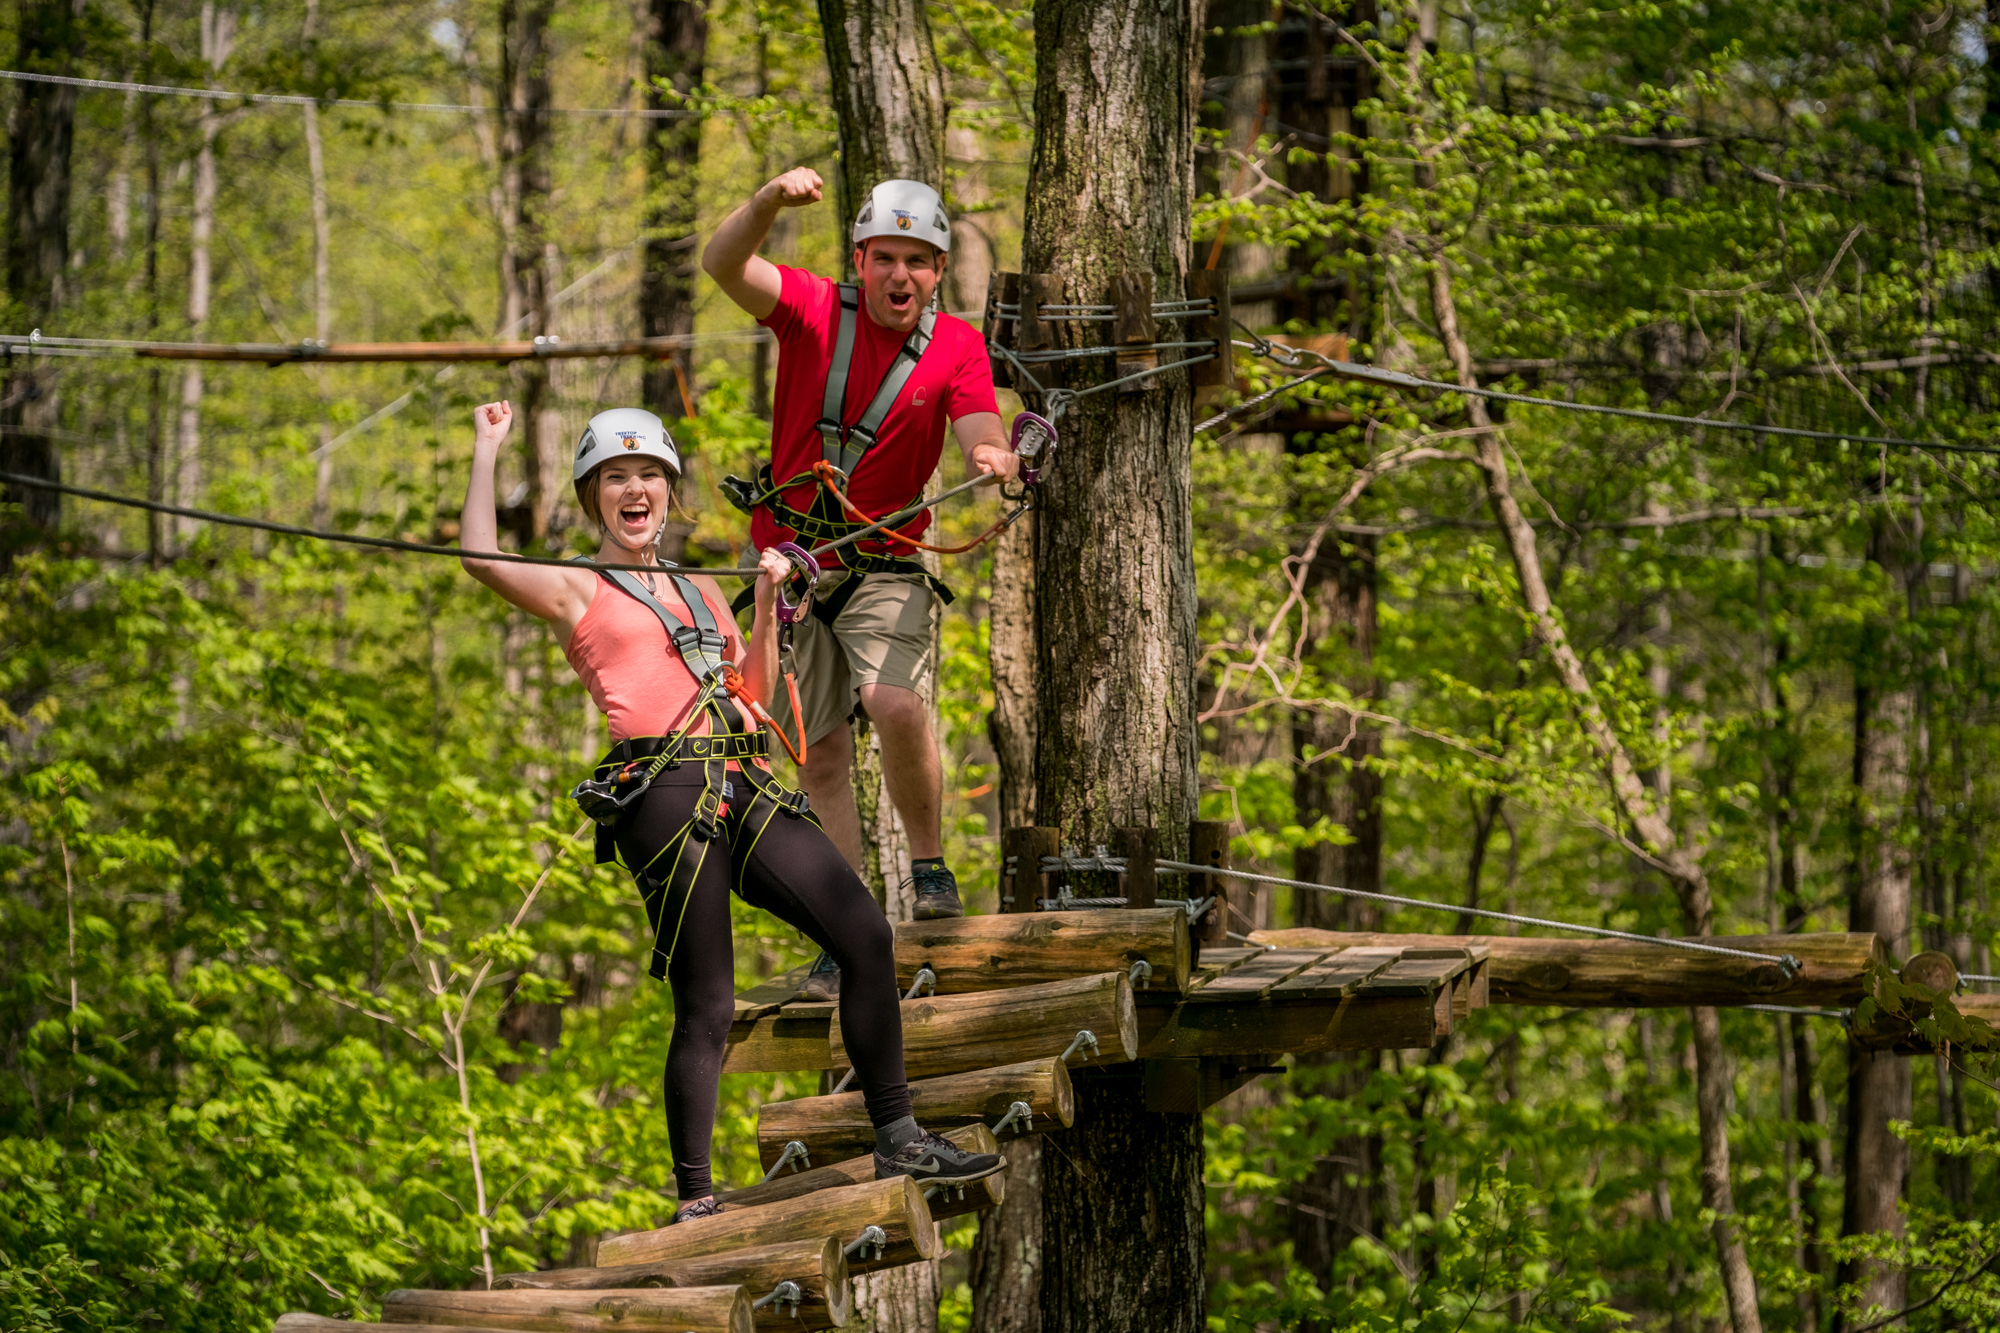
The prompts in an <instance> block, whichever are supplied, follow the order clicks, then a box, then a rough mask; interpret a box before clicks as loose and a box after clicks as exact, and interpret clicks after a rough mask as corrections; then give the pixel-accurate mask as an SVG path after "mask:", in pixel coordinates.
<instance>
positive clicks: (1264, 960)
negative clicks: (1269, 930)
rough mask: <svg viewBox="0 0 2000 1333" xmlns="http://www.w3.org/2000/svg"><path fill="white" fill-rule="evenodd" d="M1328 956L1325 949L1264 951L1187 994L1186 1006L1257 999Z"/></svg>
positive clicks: (1205, 979) (1206, 979)
mask: <svg viewBox="0 0 2000 1333" xmlns="http://www.w3.org/2000/svg"><path fill="white" fill-rule="evenodd" d="M1326 956H1327V951H1326V950H1325V949H1266V950H1263V951H1261V952H1258V953H1254V954H1252V955H1251V956H1250V957H1248V958H1246V959H1244V960H1243V961H1242V962H1240V963H1238V964H1237V965H1236V966H1235V967H1232V968H1230V969H1229V970H1228V971H1227V972H1223V973H1221V974H1219V975H1217V976H1214V977H1207V978H1204V979H1203V981H1202V983H1201V984H1200V985H1199V986H1196V987H1195V988H1194V990H1193V992H1192V993H1190V994H1189V995H1188V1003H1189V1004H1229V1003H1232V1002H1235V1003H1240V1002H1242V1001H1245V1000H1257V999H1260V998H1262V997H1263V996H1265V995H1267V994H1269V993H1270V991H1271V989H1272V988H1273V987H1274V986H1276V985H1278V983H1279V982H1282V981H1287V980H1289V979H1291V978H1292V977H1294V976H1297V975H1298V974H1299V973H1301V972H1303V971H1305V970H1306V969H1307V968H1309V967H1311V966H1312V965H1313V964H1315V963H1317V962H1319V961H1320V960H1321V959H1322V958H1325V957H1326Z"/></svg>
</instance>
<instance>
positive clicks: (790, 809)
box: [778, 789, 812, 819]
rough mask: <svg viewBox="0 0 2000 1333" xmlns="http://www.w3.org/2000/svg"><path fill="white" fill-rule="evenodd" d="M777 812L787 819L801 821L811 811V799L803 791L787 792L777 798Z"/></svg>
mask: <svg viewBox="0 0 2000 1333" xmlns="http://www.w3.org/2000/svg"><path fill="white" fill-rule="evenodd" d="M778 810H779V812H780V813H782V814H783V815H784V816H785V817H786V818H788V819H803V818H804V817H805V816H806V815H807V814H808V813H809V812H810V811H811V810H812V798H811V797H809V796H807V795H806V794H805V791H804V789H799V790H796V791H788V792H786V793H785V794H784V796H782V797H780V798H779V800H778Z"/></svg>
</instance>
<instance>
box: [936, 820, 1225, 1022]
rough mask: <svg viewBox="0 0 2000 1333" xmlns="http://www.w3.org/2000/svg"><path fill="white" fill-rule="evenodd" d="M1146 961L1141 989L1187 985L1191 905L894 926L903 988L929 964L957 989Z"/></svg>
mask: <svg viewBox="0 0 2000 1333" xmlns="http://www.w3.org/2000/svg"><path fill="white" fill-rule="evenodd" d="M1051 831H1053V830H1051ZM1141 960H1144V961H1145V963H1146V964H1147V966H1149V967H1150V968H1151V969H1152V976H1151V977H1150V978H1148V979H1147V980H1146V981H1144V982H1142V983H1141V984H1140V986H1139V987H1138V988H1137V989H1139V990H1141V991H1147V992H1165V993H1167V994H1175V995H1177V994H1180V993H1182V992H1185V991H1186V990H1187V988H1188V978H1189V975H1190V972H1191V970H1192V960H1193V950H1192V946H1191V945H1190V943H1189V938H1188V924H1187V913H1186V912H1185V911H1183V910H1182V909H1181V908H1178V907H1152V908H1146V909H1140V910H1133V909H1129V908H1128V909H1125V910H1122V911H1121V910H1118V909H1115V908H1114V909H1094V910H1090V911H1081V912H1043V913H1038V914H1036V915H1034V916H1023V915H1017V914H1013V913H1008V914H1005V915H1001V916H964V917H954V918H947V919H945V920H940V921H900V922H898V923H897V924H896V984H897V985H898V986H899V987H900V988H901V989H903V990H905V991H907V990H908V989H909V988H910V987H911V985H913V984H914V983H915V981H916V975H917V970H918V969H919V968H924V967H928V968H929V969H930V970H931V972H932V973H933V974H934V975H935V976H936V977H937V993H938V994H940V995H954V994H960V993H963V992H966V991H983V990H1002V989H1009V988H1012V987H1017V986H1040V985H1046V984H1048V983H1050V982H1054V981H1069V980H1074V979H1075V978H1077V977H1080V976H1091V975H1096V974H1098V973H1103V972H1125V973H1127V974H1129V973H1130V972H1131V969H1132V965H1133V964H1134V963H1137V962H1139V961H1141Z"/></svg>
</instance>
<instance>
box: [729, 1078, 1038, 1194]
mask: <svg viewBox="0 0 2000 1333" xmlns="http://www.w3.org/2000/svg"><path fill="white" fill-rule="evenodd" d="M1017 1101H1024V1102H1026V1103H1028V1105H1029V1107H1030V1108H1031V1109H1032V1110H1033V1112H1034V1117H1035V1119H1034V1125H1035V1128H1037V1129H1067V1128H1068V1127H1069V1126H1070V1125H1071V1124H1073V1123H1075V1120H1076V1093H1075V1090H1074V1089H1073V1087H1072V1086H1071V1084H1070V1077H1069V1070H1068V1069H1067V1068H1065V1067H1064V1066H1063V1064H1062V1063H1061V1062H1060V1061H1058V1060H1057V1059H1056V1058H1055V1057H1054V1056H1050V1057H1049V1058H1048V1059H1046V1060H1031V1061H1029V1062H1027V1063H1025V1064H1018V1065H1004V1066H1002V1067H1000V1068H998V1069H976V1070H974V1071H972V1072H971V1073H969V1074H947V1075H945V1076H944V1077H942V1078H926V1079H918V1080H917V1081H915V1082H913V1083H911V1084H910V1105H911V1108H912V1113H913V1114H914V1115H915V1116H916V1117H917V1123H918V1124H920V1125H922V1126H923V1127H924V1128H926V1129H935V1130H942V1127H943V1126H946V1125H952V1126H975V1127H983V1126H985V1125H990V1124H993V1123H995V1122H997V1121H999V1120H1000V1119H1001V1118H1002V1117H1003V1116H1005V1115H1006V1114H1007V1108H1008V1107H1010V1106H1012V1105H1013V1104H1014V1103H1015V1102H1017ZM989 1132H990V1131H989ZM793 1139H796V1140H798V1141H799V1142H800V1143H803V1144H805V1145H806V1148H807V1149H808V1150H809V1151H810V1152H811V1153H812V1156H813V1160H814V1161H832V1160H834V1159H836V1158H844V1157H849V1156H852V1155H854V1154H856V1153H862V1152H867V1153H871V1154H872V1152H873V1151H874V1145H875V1128H874V1126H873V1125H871V1124H870V1123H869V1121H868V1108H867V1106H865V1105H864V1104H863V1103H862V1100H861V1094H860V1093H858V1092H842V1093H836V1094H834V1095H832V1096H830V1097H801V1098H799V1099H797V1100H796V1101H789V1102H766V1103H765V1104H764V1105H763V1106H761V1107H759V1108H758V1110H757V1152H758V1154H759V1156H760V1157H761V1158H762V1159H763V1162H764V1167H765V1169H766V1170H768V1169H770V1167H771V1166H772V1165H773V1164H775V1163H776V1162H777V1160H778V1156H779V1154H781V1153H782V1152H784V1150H785V1144H787V1143H788V1142H790V1141H792V1140H793ZM867 1161H868V1163H869V1169H870V1171H873V1169H874V1165H873V1157H872V1156H871V1157H869V1158H868V1159H867ZM776 1183H777V1182H776V1181H773V1182H772V1184H774V1185H775V1184H776ZM931 1210H932V1211H933V1212H936V1211H937V1205H936V1204H935V1203H933V1204H932V1209H931ZM940 1216H942V1214H940Z"/></svg>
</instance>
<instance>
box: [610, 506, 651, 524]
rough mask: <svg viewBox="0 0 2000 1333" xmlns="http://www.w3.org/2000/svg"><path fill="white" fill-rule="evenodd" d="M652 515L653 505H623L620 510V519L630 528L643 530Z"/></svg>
mask: <svg viewBox="0 0 2000 1333" xmlns="http://www.w3.org/2000/svg"><path fill="white" fill-rule="evenodd" d="M652 517H653V507H652V506H651V505H643V504H639V505H623V506H621V507H620V508H619V510H618V518H619V520H620V521H621V522H622V523H624V524H625V526H626V527H628V528H633V529H638V530H643V529H644V528H645V526H646V524H647V523H648V522H650V521H651V520H652Z"/></svg>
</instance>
